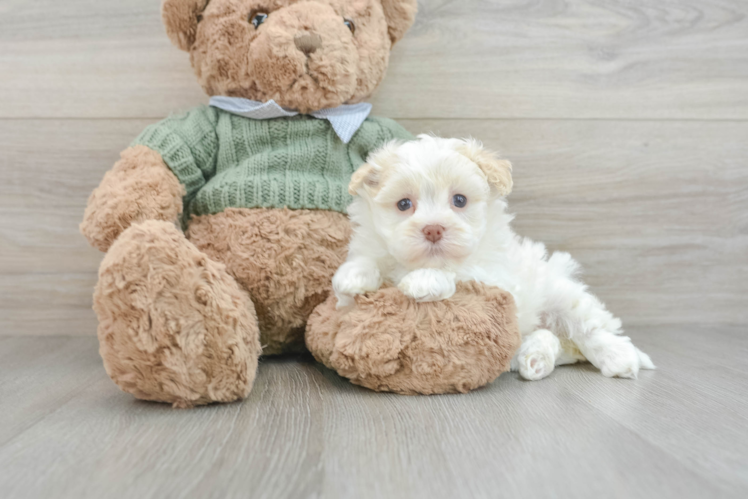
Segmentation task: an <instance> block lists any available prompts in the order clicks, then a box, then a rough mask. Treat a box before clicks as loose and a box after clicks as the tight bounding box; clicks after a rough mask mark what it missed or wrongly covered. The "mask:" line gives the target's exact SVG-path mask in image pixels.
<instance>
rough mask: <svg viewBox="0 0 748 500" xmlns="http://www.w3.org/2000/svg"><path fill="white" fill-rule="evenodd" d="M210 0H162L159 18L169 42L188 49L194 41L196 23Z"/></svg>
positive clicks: (185, 49)
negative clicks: (161, 20)
mask: <svg viewBox="0 0 748 500" xmlns="http://www.w3.org/2000/svg"><path fill="white" fill-rule="evenodd" d="M209 1H210V0H163V2H162V3H161V18H162V19H163V22H164V26H165V27H166V34H167V35H169V39H170V40H171V43H173V44H174V45H176V46H177V47H179V48H180V49H182V50H184V51H189V50H190V49H191V48H192V44H193V43H195V36H196V34H197V23H198V22H200V17H201V16H202V13H203V11H204V10H205V7H207V6H208V2H209Z"/></svg>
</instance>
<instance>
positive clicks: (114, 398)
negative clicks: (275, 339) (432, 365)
mask: <svg viewBox="0 0 748 500" xmlns="http://www.w3.org/2000/svg"><path fill="white" fill-rule="evenodd" d="M159 3H160V2H159V1H158V0H127V1H126V2H123V1H122V0H96V1H92V0H66V1H64V2H61V1H59V0H0V497H12V496H24V497H28V496H52V497H56V496H63V497H65V496H85V497H95V496H110V497H111V496H117V497H127V496H161V497H179V496H210V497H219V496H266V497H269V496H320V497H321V496H440V497H441V496H541V497H542V496H595V497H597V496H689V497H690V496H730V495H733V496H747V495H748V472H747V471H748V431H746V429H748V422H746V414H748V411H747V410H748V409H747V408H746V406H748V402H747V400H748V396H747V394H748V383H746V375H748V373H747V372H748V364H746V361H745V360H746V359H747V358H748V331H747V330H748V307H746V303H748V2H746V1H744V0H657V1H653V0H604V1H599V0H420V2H419V7H420V13H419V17H418V20H417V22H416V24H415V26H414V27H413V29H412V30H411V31H410V32H409V33H408V35H407V36H406V37H405V39H404V40H403V41H402V42H400V43H399V44H398V45H397V46H396V47H395V50H394V52H393V55H392V62H391V67H390V70H389V74H388V77H387V79H386V80H385V82H384V84H383V85H382V87H381V89H380V90H379V91H378V92H377V94H376V95H375V96H374V97H373V99H372V102H373V103H374V107H375V114H377V115H382V116H387V117H391V118H394V119H396V120H398V121H399V122H400V123H402V124H403V125H404V126H405V127H406V128H408V129H409V130H411V131H412V132H414V133H422V132H432V131H433V132H436V133H438V134H441V135H444V136H457V137H463V136H468V135H471V136H474V137H476V138H478V139H481V140H483V141H484V142H485V143H486V144H487V145H488V146H489V147H491V148H493V149H498V150H500V151H502V152H503V154H504V155H505V156H506V157H508V158H509V159H511V160H512V162H513V163H514V166H515V170H514V175H515V191H514V193H513V194H512V196H511V197H510V199H509V202H510V208H511V210H512V211H514V212H516V214H517V219H516V228H517V229H518V231H519V232H520V233H522V234H525V235H528V236H531V237H533V238H535V239H538V240H542V241H545V242H546V243H547V244H548V246H549V247H550V248H551V249H553V250H557V249H558V250H565V251H569V252H571V253H572V254H573V255H574V256H575V257H576V258H577V259H578V260H579V261H580V262H581V264H582V266H583V267H584V269H585V280H586V281H587V282H588V283H589V284H590V285H591V288H592V291H593V292H594V293H595V294H597V295H598V296H599V297H600V298H601V299H602V300H603V301H605V303H606V304H607V305H608V306H609V308H610V309H611V310H612V311H613V312H614V313H616V314H617V315H619V316H620V317H621V318H622V319H623V322H624V326H625V327H626V329H627V333H628V334H630V335H631V336H632V337H633V338H634V340H635V342H636V343H637V345H639V346H640V347H641V348H642V349H644V350H645V351H647V352H649V353H650V354H651V355H652V357H653V359H654V361H655V363H657V364H658V366H659V367H660V369H659V370H658V371H656V372H645V373H642V374H641V377H640V379H639V380H637V381H627V380H608V379H605V378H603V377H601V376H600V375H599V374H598V373H596V371H595V370H593V369H591V368H590V367H589V366H579V367H567V368H563V369H560V370H559V371H558V372H557V373H555V374H554V375H553V376H552V377H551V378H549V379H547V380H544V381H542V382H539V383H527V382H522V381H520V380H518V379H517V377H516V376H515V375H513V374H509V375H505V376H503V377H501V378H500V379H499V380H498V381H497V382H495V383H494V384H492V385H491V386H490V387H488V388H486V389H485V390H481V391H478V392H475V393H472V394H468V395H464V396H445V397H430V398H424V397H417V398H408V397H398V396H393V395H385V394H375V393H372V392H368V391H365V390H362V389H359V388H356V387H354V386H352V385H350V384H349V383H347V382H345V381H343V380H341V379H340V378H338V377H337V376H336V375H334V374H332V373H331V372H329V371H327V370H324V369H323V368H321V367H320V366H319V365H316V364H314V363H312V362H311V361H310V360H309V359H308V358H288V359H279V360H265V361H264V362H263V364H262V366H261V368H260V372H259V378H258V381H257V383H256V386H255V389H254V391H253V392H252V394H251V396H250V398H249V399H248V400H247V401H246V402H244V403H241V404H234V405H226V406H214V407H209V408H202V409H198V410H195V411H172V410H171V409H169V408H167V407H165V406H161V405H157V404H147V403H142V402H138V401H135V400H134V399H132V398H131V397H130V396H128V395H126V394H124V393H121V392H119V391H118V390H117V389H116V387H115V386H114V385H113V384H112V383H111V382H110V381H109V380H108V378H107V376H106V374H105V373H104V369H103V367H102V364H101V360H100V359H99V357H98V354H97V352H96V351H97V345H96V339H95V331H96V318H95V316H94V314H93V311H92V310H91V296H92V290H93V286H94V284H95V283H96V276H97V268H98V265H99V262H100V261H101V258H102V254H100V253H99V252H97V251H95V250H93V249H91V248H89V247H88V245H87V244H86V242H85V240H84V239H83V238H82V237H81V236H80V234H79V233H78V223H79V222H80V220H81V218H82V214H83V210H84V207H85V204H86V199H87V197H88V195H89V194H90V192H91V191H92V190H93V189H94V188H95V187H96V185H97V184H98V183H99V181H100V180H101V178H102V176H103V175H104V172H105V171H106V170H108V169H109V168H110V167H111V165H113V164H114V162H115V161H116V159H117V158H118V154H119V151H121V150H122V149H124V148H125V147H126V146H127V145H128V144H129V143H130V142H131V141H132V139H133V138H134V137H136V136H137V135H138V133H139V132H140V131H142V130H143V128H144V127H145V126H147V125H148V124H151V123H154V122H156V121H158V120H160V119H162V118H164V117H166V116H168V115H169V114H171V113H173V112H176V111H179V110H186V109H189V108H191V107H194V106H196V105H198V104H201V103H205V102H207V96H205V95H204V94H203V92H202V90H201V89H200V88H199V87H198V85H197V83H196V81H195V77H194V76H193V74H192V70H191V68H190V66H189V58H188V55H187V54H185V53H182V52H180V51H178V50H177V49H176V48H174V47H172V46H171V45H170V44H169V41H168V39H167V37H166V35H165V33H164V30H163V27H162V26H161V22H160V16H159Z"/></svg>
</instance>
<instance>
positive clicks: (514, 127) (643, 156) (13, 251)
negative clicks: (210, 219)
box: [0, 120, 748, 335]
mask: <svg viewBox="0 0 748 500" xmlns="http://www.w3.org/2000/svg"><path fill="white" fill-rule="evenodd" d="M150 122H151V121H150V120H72V121H66V120H0V151H3V158H5V161H6V162H7V163H5V165H7V167H8V168H6V170H5V171H6V172H7V173H8V176H7V178H6V179H5V182H4V183H0V278H1V279H2V281H0V299H2V300H0V334H5V335H10V334H23V333H27V334H32V335H40V334H44V335H56V334H65V335H87V334H88V335H92V334H93V333H94V332H95V325H96V322H95V318H94V316H93V313H92V312H91V310H90V306H91V294H92V290H93V286H94V284H95V281H96V272H97V267H98V264H99V262H100V260H101V258H102V254H100V253H99V252H97V251H95V250H93V249H91V248H89V247H88V245H87V244H86V242H85V240H84V239H83V238H82V236H81V235H80V234H79V233H78V223H79V222H80V220H81V217H82V214H83V209H84V207H85V203H86V200H87V197H88V195H89V193H90V192H91V190H92V189H93V188H94V187H95V186H96V185H97V184H98V182H99V180H100V179H101V177H102V175H103V173H104V172H105V171H106V170H107V169H108V168H110V166H111V165H112V164H113V163H114V162H115V161H116V160H117V158H118V153H119V150H120V149H122V148H123V147H125V146H126V145H127V144H128V143H129V141H130V140H131V138H132V137H134V136H136V135H137V134H138V132H139V131H140V130H142V129H143V128H144V127H145V126H146V125H147V124H148V123H150ZM402 123H403V124H404V125H405V126H406V127H407V128H409V129H410V130H411V131H413V132H428V131H434V132H437V133H439V134H442V135H444V136H457V137H461V136H468V135H472V136H475V137H479V138H481V139H483V140H484V141H485V143H486V145H487V146H489V147H492V148H495V149H499V150H501V151H502V152H503V154H504V155H505V156H506V157H508V158H510V159H511V160H512V161H513V162H514V166H515V169H514V176H515V182H516V188H515V191H514V193H513V194H512V196H511V197H510V207H511V209H512V210H513V211H514V212H515V213H516V214H517V219H516V222H515V226H516V228H517V230H518V231H519V232H520V233H521V234H524V235H527V236H530V237H532V238H535V239H538V240H540V241H544V242H546V243H547V244H548V246H549V248H550V249H552V250H564V251H569V252H571V253H572V254H573V255H574V256H575V257H576V258H577V259H578V260H579V261H580V262H581V263H582V265H583V267H584V269H585V279H586V281H587V282H588V283H589V284H590V285H591V286H592V287H593V291H594V292H595V293H597V294H598V295H599V296H600V297H601V298H602V299H603V300H604V301H605V302H606V303H607V304H608V305H609V307H610V308H611V309H612V310H613V311H614V312H616V313H617V314H619V315H620V316H621V317H622V318H623V319H624V322H625V324H627V325H632V326H633V325H643V324H652V323H681V322H687V323H713V322H719V321H724V322H730V323H740V322H745V321H746V319H748V317H747V314H748V313H746V309H745V307H744V302H745V297H746V296H747V295H748V237H746V231H745V228H746V227H748V189H746V188H748V168H746V167H748V161H747V159H748V143H746V141H745V137H748V124H746V123H743V122H738V123H725V122H660V121H657V122H650V121H633V122H632V121H579V120H501V121H500V120H403V121H402ZM37 137H43V138H44V139H43V141H44V144H45V146H46V147H45V148H39V147H38V144H37V142H36V138H37Z"/></svg>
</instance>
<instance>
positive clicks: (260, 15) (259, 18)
mask: <svg viewBox="0 0 748 500" xmlns="http://www.w3.org/2000/svg"><path fill="white" fill-rule="evenodd" d="M267 18H268V15H267V14H265V13H264V12H257V13H255V14H253V15H251V16H250V20H251V22H252V26H254V27H255V28H259V27H260V25H261V24H262V23H264V22H265V20H266V19H267Z"/></svg>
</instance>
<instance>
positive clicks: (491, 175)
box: [456, 139, 514, 196]
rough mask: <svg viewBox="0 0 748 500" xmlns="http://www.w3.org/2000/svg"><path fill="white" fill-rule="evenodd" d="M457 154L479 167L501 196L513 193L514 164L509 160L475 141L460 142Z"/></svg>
mask: <svg viewBox="0 0 748 500" xmlns="http://www.w3.org/2000/svg"><path fill="white" fill-rule="evenodd" d="M456 149H457V152H458V153H460V154H461V155H463V156H465V157H467V158H468V159H469V160H470V161H472V162H473V163H475V164H476V165H478V168H480V169H481V171H483V173H484V174H485V175H486V179H487V180H488V183H489V184H490V185H491V187H492V188H494V189H495V190H496V192H497V193H498V195H499V196H507V195H508V194H509V193H511V192H512V187H513V186H514V181H512V164H511V163H510V162H509V160H504V159H501V158H499V155H498V154H496V153H494V152H493V151H489V150H487V149H485V148H484V147H483V144H481V143H480V142H479V141H476V140H475V139H467V140H464V141H459V145H458V146H457V148H456Z"/></svg>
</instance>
